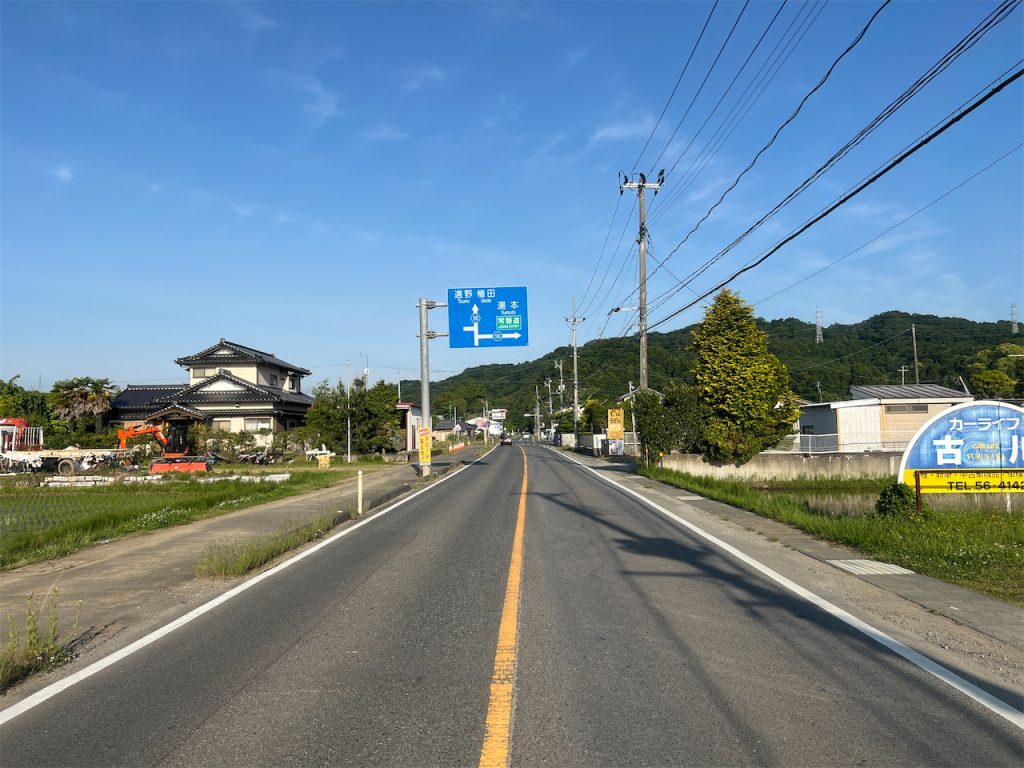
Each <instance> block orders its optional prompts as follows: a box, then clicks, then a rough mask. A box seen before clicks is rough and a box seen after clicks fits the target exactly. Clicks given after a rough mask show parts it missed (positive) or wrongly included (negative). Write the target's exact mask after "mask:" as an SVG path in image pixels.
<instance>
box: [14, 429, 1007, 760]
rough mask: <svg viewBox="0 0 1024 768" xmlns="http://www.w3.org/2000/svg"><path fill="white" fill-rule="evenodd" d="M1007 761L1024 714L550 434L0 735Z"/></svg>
mask: <svg viewBox="0 0 1024 768" xmlns="http://www.w3.org/2000/svg"><path fill="white" fill-rule="evenodd" d="M524 463H528V471H529V479H528V492H527V496H526V502H525V516H524V523H523V525H524V527H523V547H522V552H523V556H522V563H521V565H522V571H521V573H522V589H521V592H520V594H519V595H518V597H519V601H518V614H517V616H518V643H517V646H516V649H517V650H516V660H515V672H514V690H515V695H514V710H513V711H512V713H511V737H510V741H509V744H508V749H509V762H510V764H511V765H515V766H530V765H547V766H576V765H579V766H603V765H608V766H643V765H650V766H669V765H692V766H707V765H785V766H799V765H808V766H812V765H813V766H824V765H829V766H832V765H886V766H893V765H927V766H940V765H950V766H965V765H971V766H988V765H1019V764H1020V762H1021V758H1022V739H1021V731H1020V730H1019V729H1017V728H1015V727H1014V726H1013V725H1012V724H1010V723H1008V722H1007V721H1005V720H1003V719H1001V718H999V717H998V716H996V715H994V714H992V713H991V712H989V711H988V710H986V709H984V708H982V707H981V706H980V705H979V704H977V703H975V702H974V701H971V700H970V699H968V698H967V697H965V696H963V695H962V694H960V693H958V692H957V691H955V690H953V689H952V688H949V687H947V686H945V685H944V684H942V683H940V682H939V681H937V680H935V678H933V677H932V676H930V675H928V674H926V673H925V672H923V671H921V670H919V669H917V668H916V667H914V666H912V665H911V664H910V663H908V662H906V661H904V660H903V659H901V658H899V657H897V656H895V655H894V654H892V653H890V652H888V651H886V650H884V649H883V648H882V647H881V646H879V645H877V644H875V643H874V642H872V641H871V640H869V639H867V638H866V637H865V636H864V635H862V634H860V633H858V632H856V631H855V630H852V629H850V628H849V627H847V626H846V625H845V624H842V623H841V622H839V621H838V620H837V619H835V618H832V617H830V616H828V615H827V614H825V613H824V612H823V611H821V610H820V609H818V608H816V607H814V606H812V605H811V604H810V603H807V602H805V601H803V600H802V599H799V598H797V597H795V596H793V595H791V594H790V593H788V592H786V591H784V590H783V589H782V588H780V587H778V586H776V585H775V584H774V583H772V582H769V581H767V580H766V579H765V578H764V577H763V576H761V575H760V574H758V573H756V572H755V571H754V570H752V569H751V568H749V566H747V565H744V564H742V563H741V562H739V561H737V560H735V559H733V558H731V557H729V556H727V555H725V554H723V553H721V552H720V551H718V550H717V549H715V548H713V547H712V546H711V545H710V544H707V543H705V542H704V540H703V539H700V538H698V537H696V536H695V535H694V534H692V533H690V532H689V531H687V530H686V529H684V528H682V527H681V526H679V525H678V524H676V523H674V522H673V521H671V520H669V519H668V518H666V517H664V516H663V515H661V514H659V513H658V512H656V511H654V510H652V509H650V508H649V507H646V506H644V505H642V504H640V503H639V502H638V501H636V500H635V499H634V498H633V497H631V496H629V495H627V494H625V493H623V492H621V491H619V490H617V489H615V488H614V487H612V486H610V485H608V484H606V483H603V482H600V481H598V480H596V479H595V478H594V477H593V476H592V475H591V474H589V473H588V472H586V471H585V470H583V469H581V468H580V467H579V466H577V465H576V464H574V463H573V462H572V461H571V460H570V459H568V458H566V457H565V456H562V455H560V454H558V453H557V452H555V451H552V450H550V449H547V448H543V447H540V446H534V445H525V446H523V447H522V448H521V447H520V446H519V445H518V444H517V445H514V446H512V447H508V446H502V447H499V448H496V449H495V450H494V451H492V452H491V453H490V454H488V455H487V456H486V457H484V458H483V459H482V460H481V461H480V462H478V463H477V464H475V465H473V466H470V467H468V468H466V469H465V470H463V471H461V472H458V473H456V474H455V475H453V476H450V477H448V478H445V479H444V480H443V481H441V482H440V483H438V484H437V485H436V486H434V487H432V488H430V489H429V490H428V491H426V492H424V493H422V494H420V495H418V496H416V497H414V498H412V499H411V500H409V501H407V502H406V503H404V504H402V505H401V506H399V507H397V508H394V509H392V510H391V511H389V512H388V513H386V514H385V515H383V516H380V517H377V518H374V519H372V520H370V521H369V522H368V523H367V524H365V525H363V526H362V527H360V528H358V529H355V530H353V531H352V532H351V533H350V534H349V535H346V536H344V537H342V538H339V539H337V540H335V541H333V542H331V543H330V544H328V545H327V546H325V547H323V548H322V549H320V550H318V551H316V552H315V553H313V554H311V555H310V556H309V557H306V558H305V559H303V560H301V561H300V562H298V563H296V564H295V565H293V566H291V567H289V568H287V569H285V570H282V571H280V572H278V573H275V574H273V575H272V576H270V577H269V578H266V579H265V580H263V581H262V582H260V583H259V584H257V585H255V586H254V587H252V588H251V589H248V590H246V591H244V592H242V593H241V594H239V595H238V596H237V597H235V598H233V599H231V600H229V601H227V602H225V603H224V604H222V605H219V606H218V607H216V608H215V609H213V610H211V611H209V612H208V613H206V614H204V615H203V616H201V617H199V618H198V619H196V620H194V621H192V622H191V623H189V624H187V625H185V626H184V627H182V628H181V629H178V630H177V631H175V632H173V633H171V634H168V635H166V636H165V637H162V638H161V639H159V640H157V641H156V642H154V643H152V644H151V645H148V646H146V647H145V648H143V649H142V650H139V651H138V652H136V653H134V654H132V655H130V656H128V657H127V658H125V659H124V660H122V661H120V662H119V663H117V664H114V665H112V666H110V667H108V668H106V669H104V670H102V671H101V672H99V673H97V674H95V675H93V676H91V677H89V678H88V679H86V680H84V681H82V682H81V683H79V684H77V685H75V686H73V687H71V688H69V689H68V690H65V691H63V692H62V693H60V694H58V695H56V696H54V697H53V698H50V699H49V700H47V701H45V702H43V703H42V704H40V705H38V706H36V707H35V708H33V709H31V710H29V711H27V712H25V713H24V714H22V715H20V716H18V717H16V718H15V719H13V720H11V721H10V722H8V723H7V724H5V725H3V726H2V727H0V765H2V766H5V768H6V767H7V766H22V765H26V766H27V765H46V766H87V765H89V766H92V765H97V766H110V765H119V766H120V765H160V766H211V765H218V766H231V765H246V766H249V765H252V766H264V765H266V766H271V765H273V766H279V765H302V766H307V765H359V766H363V765H410V766H424V765H476V764H478V762H479V761H480V758H481V745H482V744H483V742H484V738H485V721H486V720H487V718H488V707H489V703H490V692H491V686H492V682H493V677H494V664H495V650H496V643H497V639H498V635H499V626H504V625H503V623H502V617H503V610H505V611H506V613H507V610H508V609H507V607H506V606H505V604H504V603H505V586H506V581H507V580H508V576H509V568H510V563H511V561H512V559H513V554H512V553H513V538H514V534H515V530H516V524H517V515H518V510H519V506H520V492H521V486H522V480H523V472H524Z"/></svg>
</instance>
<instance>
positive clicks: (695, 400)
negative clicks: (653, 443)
mask: <svg viewBox="0 0 1024 768" xmlns="http://www.w3.org/2000/svg"><path fill="white" fill-rule="evenodd" d="M664 402H665V409H666V410H667V411H668V412H669V414H670V419H671V423H672V427H673V429H675V430H676V431H677V435H676V440H675V444H674V446H673V447H675V448H678V449H679V450H680V451H682V452H683V453H694V452H696V451H698V450H699V448H700V443H701V438H703V436H704V422H703V419H702V418H701V409H700V397H699V394H698V392H697V388H696V387H695V386H693V385H692V384H679V383H677V382H670V383H669V384H668V385H667V386H666V387H665V401H664Z"/></svg>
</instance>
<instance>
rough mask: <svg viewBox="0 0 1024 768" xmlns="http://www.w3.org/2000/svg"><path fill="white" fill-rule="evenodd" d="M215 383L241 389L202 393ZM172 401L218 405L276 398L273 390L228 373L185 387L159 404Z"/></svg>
mask: <svg viewBox="0 0 1024 768" xmlns="http://www.w3.org/2000/svg"><path fill="white" fill-rule="evenodd" d="M215 381H230V382H231V383H232V384H237V385H238V386H240V387H241V388H242V389H240V390H238V389H234V390H222V391H213V392H203V391H202V390H204V389H206V388H207V387H208V386H209V385H210V384H211V383H212V382H215ZM172 399H173V400H177V401H179V402H182V403H207V402H213V403H218V402H225V401H231V402H233V401H235V400H277V399H278V398H277V395H276V394H275V393H274V391H273V390H269V389H264V388H263V387H258V386H256V385H255V384H253V383H252V382H251V381H246V380H245V379H240V378H238V377H237V376H234V375H232V374H230V373H218V374H217V375H216V376H210V377H209V378H207V379H203V380H202V381H200V382H197V383H195V384H193V385H192V386H191V387H186V388H185V389H182V390H181V391H179V392H176V393H175V394H174V395H173V397H171V396H168V397H164V398H161V402H170V401H171V400H172Z"/></svg>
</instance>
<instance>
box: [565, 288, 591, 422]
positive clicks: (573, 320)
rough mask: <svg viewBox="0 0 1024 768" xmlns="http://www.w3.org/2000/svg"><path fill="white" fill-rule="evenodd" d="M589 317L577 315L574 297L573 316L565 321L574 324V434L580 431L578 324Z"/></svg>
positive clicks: (574, 298)
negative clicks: (577, 352)
mask: <svg viewBox="0 0 1024 768" xmlns="http://www.w3.org/2000/svg"><path fill="white" fill-rule="evenodd" d="M586 319H587V318H585V317H576V297H575V296H573V297H572V318H568V317H567V318H565V321H566V322H567V323H569V325H571V326H572V431H573V434H574V435H578V434H579V432H580V375H579V368H578V365H577V362H578V361H577V354H576V325H577V323H582V322H583V321H584V320H586Z"/></svg>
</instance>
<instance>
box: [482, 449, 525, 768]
mask: <svg viewBox="0 0 1024 768" xmlns="http://www.w3.org/2000/svg"><path fill="white" fill-rule="evenodd" d="M519 450H520V451H522V452H523V487H522V490H521V491H520V492H519V516H518V517H517V519H516V533H515V536H514V537H513V538H512V562H511V563H509V566H508V583H507V584H506V585H505V602H504V605H503V606H502V609H501V625H500V626H499V627H498V650H497V651H496V652H495V654H494V674H493V675H492V676H491V698H490V701H489V702H488V704H487V722H486V723H485V725H484V745H483V748H482V749H481V750H480V768H505V767H506V766H507V765H508V745H509V736H510V734H511V732H512V693H513V689H514V688H515V682H516V638H517V637H518V633H519V593H520V586H521V584H522V573H523V527H524V524H525V522H526V479H527V467H526V451H525V450H524V449H523V448H522V446H520V448H519Z"/></svg>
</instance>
